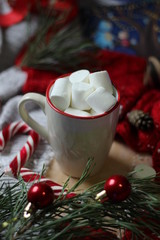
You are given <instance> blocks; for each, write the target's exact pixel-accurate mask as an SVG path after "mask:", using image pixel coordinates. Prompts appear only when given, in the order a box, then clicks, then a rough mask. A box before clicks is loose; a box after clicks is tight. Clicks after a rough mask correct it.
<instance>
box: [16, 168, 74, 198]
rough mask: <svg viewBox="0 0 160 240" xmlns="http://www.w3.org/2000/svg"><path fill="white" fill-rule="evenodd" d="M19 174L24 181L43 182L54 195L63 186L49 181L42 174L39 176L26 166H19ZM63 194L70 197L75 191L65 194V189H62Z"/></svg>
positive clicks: (60, 190) (57, 193) (58, 193)
mask: <svg viewBox="0 0 160 240" xmlns="http://www.w3.org/2000/svg"><path fill="white" fill-rule="evenodd" d="M20 176H21V177H22V178H23V180H24V181H25V182H30V183H32V182H34V183H35V182H36V181H38V182H45V183H46V184H48V185H49V186H50V187H51V188H52V190H53V191H54V196H55V197H58V196H59V195H60V194H61V192H62V189H63V187H62V186H61V185H59V184H57V183H55V182H53V181H51V180H50V179H49V178H45V177H44V176H41V175H40V174H38V173H35V172H33V171H31V170H30V169H28V168H21V170H20ZM63 194H64V195H66V197H67V198H71V197H73V196H75V195H76V194H75V193H69V194H67V190H66V189H65V190H64V193H63Z"/></svg>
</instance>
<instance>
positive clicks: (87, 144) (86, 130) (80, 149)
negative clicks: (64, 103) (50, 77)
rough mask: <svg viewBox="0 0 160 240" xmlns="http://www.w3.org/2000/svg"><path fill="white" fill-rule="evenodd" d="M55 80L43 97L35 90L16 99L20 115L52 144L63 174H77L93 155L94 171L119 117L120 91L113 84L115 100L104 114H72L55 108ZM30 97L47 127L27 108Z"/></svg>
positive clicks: (105, 152) (104, 155) (99, 165)
mask: <svg viewBox="0 0 160 240" xmlns="http://www.w3.org/2000/svg"><path fill="white" fill-rule="evenodd" d="M54 82H55V81H53V82H52V83H51V84H50V85H49V86H48V88H47V91H46V97H44V96H43V95H41V94H37V93H27V94H25V95H24V96H23V97H22V99H21V101H20V102H19V113H20V116H21V117H22V119H23V120H24V121H25V122H26V123H27V124H28V125H29V126H30V127H31V128H33V129H34V130H35V131H36V132H37V133H39V134H40V135H41V136H42V137H44V138H45V139H46V140H47V141H48V143H49V144H50V145H51V146H52V148H53V151H54V154H55V159H56V161H57V163H58V164H59V166H60V169H61V170H62V171H63V172H64V173H65V174H67V175H69V176H72V177H80V176H81V174H82V172H83V170H84V169H85V166H86V163H87V162H88V159H89V158H90V157H92V158H94V162H95V167H94V169H93V172H92V175H94V174H96V173H97V172H98V171H100V169H101V168H102V167H103V165H104V163H105V162H106V161H107V156H108V153H109V150H110V148H111V145H112V142H113V139H114V136H115V131H116V126H117V122H118V117H119V106H120V94H119V92H118V91H117V90H116V88H115V87H114V86H113V90H114V96H115V97H116V99H117V102H116V104H115V106H114V107H113V108H112V109H110V110H109V111H107V112H105V113H103V114H100V115H97V116H89V117H79V116H73V115H70V114H67V113H65V112H63V111H61V110H59V109H57V108H56V107H55V106H54V105H53V103H52V102H51V100H50V94H51V90H52V87H53V85H54ZM29 101H32V102H34V103H36V104H38V105H39V106H40V107H41V109H42V110H43V112H44V114H45V115H46V118H47V126H46V127H44V126H41V125H40V124H39V123H38V120H37V121H36V120H34V119H33V118H32V117H31V116H30V114H29V113H28V112H27V110H26V108H25V104H26V103H27V102H29ZM108 164H109V162H108Z"/></svg>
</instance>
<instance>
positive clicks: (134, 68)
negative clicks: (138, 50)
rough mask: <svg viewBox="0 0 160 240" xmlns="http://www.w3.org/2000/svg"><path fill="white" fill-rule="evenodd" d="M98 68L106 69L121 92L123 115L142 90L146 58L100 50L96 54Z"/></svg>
mask: <svg viewBox="0 0 160 240" xmlns="http://www.w3.org/2000/svg"><path fill="white" fill-rule="evenodd" d="M95 64H96V65H97V66H98V68H99V69H100V70H101V69H105V70H107V71H108V73H109V75H110V78H111V79H112V82H113V83H114V84H115V86H116V87H117V88H118V89H119V91H120V94H121V106H122V113H121V117H123V116H124V115H125V114H126V113H127V112H128V111H129V110H130V109H131V107H133V106H134V104H135V102H136V101H137V100H138V99H139V97H140V96H141V95H142V93H143V91H144V86H143V75H144V71H145V68H146V60H145V59H143V58H140V57H137V56H130V55H126V54H122V53H118V52H110V51H105V50H104V51H101V52H100V53H99V54H98V57H97V62H96V63H95Z"/></svg>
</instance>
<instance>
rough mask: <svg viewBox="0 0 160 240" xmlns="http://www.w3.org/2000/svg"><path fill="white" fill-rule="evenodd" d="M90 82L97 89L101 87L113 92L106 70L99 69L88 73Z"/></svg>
mask: <svg viewBox="0 0 160 240" xmlns="http://www.w3.org/2000/svg"><path fill="white" fill-rule="evenodd" d="M89 81H90V84H91V85H92V86H93V87H94V88H95V89H97V88H98V87H103V88H105V90H107V91H108V92H109V93H111V94H112V93H113V87H112V82H111V79H110V77H109V74H108V72H107V71H99V72H94V73H90V74H89Z"/></svg>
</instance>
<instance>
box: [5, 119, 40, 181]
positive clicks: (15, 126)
mask: <svg viewBox="0 0 160 240" xmlns="http://www.w3.org/2000/svg"><path fill="white" fill-rule="evenodd" d="M19 133H23V134H28V138H27V142H26V143H25V145H24V146H23V147H22V149H21V150H20V151H19V152H18V153H17V155H16V156H15V157H14V159H13V160H12V161H11V163H10V165H9V168H8V169H6V171H7V172H9V171H10V172H11V173H12V174H13V175H14V176H15V177H17V175H18V174H19V171H20V169H21V167H22V166H24V164H25V163H26V162H27V161H28V159H29V158H30V156H31V155H32V154H33V152H34V150H35V149H36V147H37V144H38V142H39V135H38V134H37V133H36V132H35V131H33V130H32V129H31V128H30V127H29V126H28V125H27V124H25V123H24V122H22V121H18V122H13V123H11V124H9V125H8V126H6V127H5V128H4V129H3V130H2V131H1V132H0V151H2V150H3V149H4V148H5V146H6V144H7V142H8V141H9V140H10V139H11V138H12V137H13V136H14V135H16V134H19Z"/></svg>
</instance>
